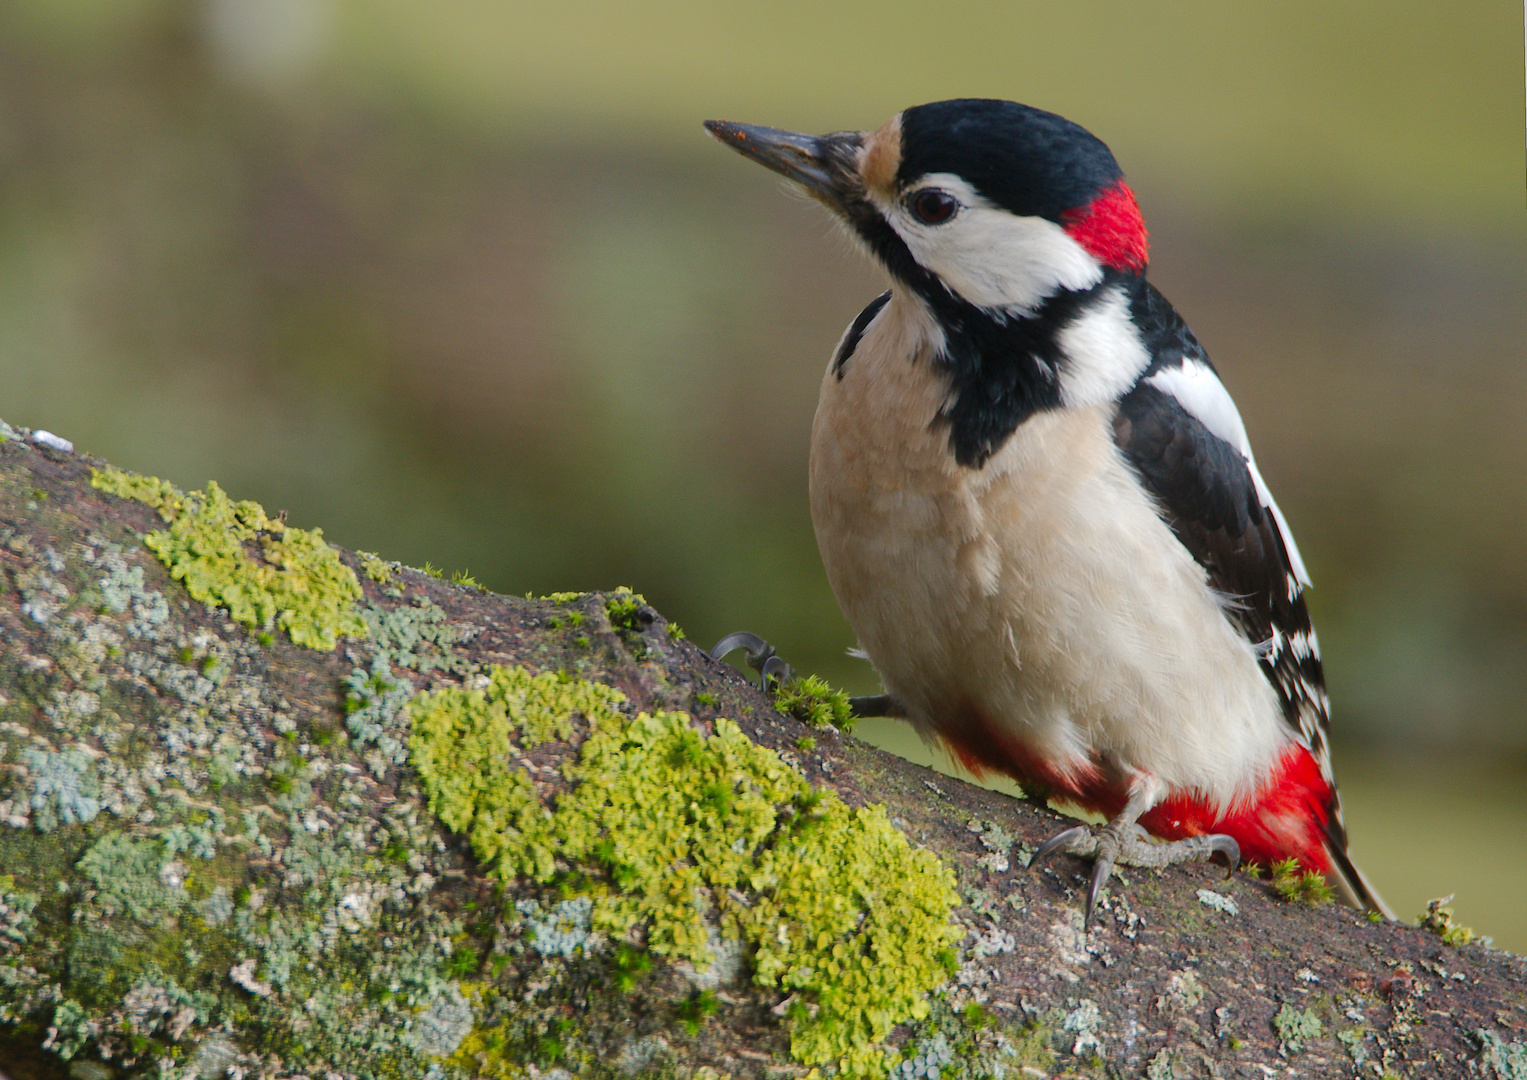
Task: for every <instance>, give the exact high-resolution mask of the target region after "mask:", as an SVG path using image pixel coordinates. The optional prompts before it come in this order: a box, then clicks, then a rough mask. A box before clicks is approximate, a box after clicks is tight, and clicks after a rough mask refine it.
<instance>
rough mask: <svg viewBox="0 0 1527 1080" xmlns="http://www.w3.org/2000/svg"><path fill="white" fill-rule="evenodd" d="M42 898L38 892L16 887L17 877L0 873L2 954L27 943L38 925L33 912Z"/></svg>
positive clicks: (0, 952)
mask: <svg viewBox="0 0 1527 1080" xmlns="http://www.w3.org/2000/svg"><path fill="white" fill-rule="evenodd" d="M41 899H42V897H40V896H39V895H38V894H37V893H34V892H28V891H27V890H25V889H18V888H16V879H15V878H14V877H13V876H12V875H10V874H0V956H3V955H4V954H5V951H6V950H7V949H10V948H14V947H15V946H18V945H25V944H26V942H27V937H28V935H30V934H31V932H32V930H33V928H34V927H35V926H36V925H37V922H36V920H35V919H33V918H32V912H33V911H35V910H37V904H38V902H39V901H40V900H41Z"/></svg>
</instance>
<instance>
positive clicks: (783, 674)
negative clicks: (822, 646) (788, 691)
mask: <svg viewBox="0 0 1527 1080" xmlns="http://www.w3.org/2000/svg"><path fill="white" fill-rule="evenodd" d="M738 649H746V650H747V653H748V655H747V664H748V667H750V668H752V669H753V670H754V671H756V672H758V686H759V689H761V690H764V691H767V690H768V689H769V680H770V679H773V680H774V681H775V682H789V681H790V680H791V679H793V678H795V669H794V668H792V667H791V666H790V665H789V664H787V663H785V661H784V659H783V658H782V657H781V656H780V655H779V654H778V653H777V652H776V651H775V649H774V646H773V645H770V644H769V643H768V642H767V641H765V640H764V639H763V638H761V637H759V636H758V635H757V634H751V633H749V632H748V631H746V630H738V631H737V632H736V633H735V634H728V635H726V637H724V638H722V639H721V640H720V641H718V642H716V646H715V648H713V649H711V651H710V658H711V659H712V660H720V659H722V658H724V657H725V656H726V655H727V654H728V653H733V652H736V651H737V650H738Z"/></svg>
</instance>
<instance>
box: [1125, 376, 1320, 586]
mask: <svg viewBox="0 0 1527 1080" xmlns="http://www.w3.org/2000/svg"><path fill="white" fill-rule="evenodd" d="M1145 381H1146V382H1148V383H1150V384H1151V385H1152V386H1154V387H1155V388H1156V389H1157V390H1160V391H1161V392H1162V393H1165V394H1170V395H1171V396H1172V397H1174V398H1176V399H1177V403H1178V404H1179V405H1181V406H1182V407H1183V408H1184V409H1186V410H1187V411H1188V412H1189V413H1190V414H1191V415H1193V416H1195V417H1197V418H1198V421H1199V422H1200V423H1201V424H1203V425H1204V427H1206V428H1208V429H1209V430H1210V431H1211V432H1213V433H1214V434H1215V435H1217V436H1219V437H1220V438H1221V439H1224V440H1225V441H1226V442H1227V443H1229V444H1230V445H1231V446H1233V447H1235V448H1236V449H1237V450H1239V451H1240V452H1241V456H1242V457H1243V458H1245V459H1246V468H1247V469H1249V470H1250V471H1251V482H1252V483H1253V484H1254V485H1256V489H1257V498H1259V499H1261V500H1262V505H1263V506H1265V507H1267V509H1268V512H1269V513H1271V514H1272V516H1273V520H1274V521H1275V522H1277V524H1278V532H1279V533H1280V534H1281V535H1282V537H1283V547H1284V549H1285V550H1286V551H1287V552H1288V561H1289V566H1290V568H1291V569H1292V570H1293V571H1294V580H1295V581H1297V582H1298V583H1299V584H1300V585H1304V586H1308V585H1309V583H1310V575H1309V571H1307V570H1306V569H1305V568H1304V559H1303V558H1302V557H1301V556H1300V554H1299V548H1298V545H1296V544H1295V543H1294V534H1293V533H1292V532H1291V531H1289V527H1288V522H1287V521H1285V520H1284V519H1283V511H1282V510H1280V509H1278V504H1277V502H1276V501H1275V500H1274V499H1273V497H1272V492H1271V491H1269V490H1268V489H1267V482H1266V481H1265V480H1263V479H1262V474H1261V473H1260V472H1259V471H1258V470H1257V461H1256V458H1255V457H1253V456H1252V453H1251V440H1250V439H1248V438H1247V437H1246V424H1245V422H1244V421H1243V420H1242V419H1241V413H1240V410H1239V409H1237V408H1236V407H1235V402H1234V401H1233V400H1232V399H1231V397H1230V391H1228V390H1226V389H1225V384H1224V383H1222V382H1220V381H1219V376H1218V375H1216V374H1215V373H1214V370H1213V369H1212V368H1210V367H1209V366H1207V365H1206V364H1201V363H1199V362H1198V361H1196V360H1188V359H1185V360H1183V362H1182V365H1181V366H1180V367H1171V368H1162V369H1161V370H1160V371H1158V372H1156V373H1155V374H1154V375H1152V376H1151V377H1150V378H1149V379H1146V380H1145ZM1289 591H1290V593H1291V594H1292V592H1293V590H1292V587H1291V588H1290V590H1289Z"/></svg>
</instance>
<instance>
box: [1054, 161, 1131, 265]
mask: <svg viewBox="0 0 1527 1080" xmlns="http://www.w3.org/2000/svg"><path fill="white" fill-rule="evenodd" d="M1061 220H1062V221H1064V222H1065V228H1066V232H1067V233H1068V234H1069V235H1070V237H1071V239H1073V240H1075V241H1076V242H1077V243H1078V244H1080V245H1082V247H1084V248H1086V249H1087V251H1088V252H1089V253H1090V254H1091V255H1092V256H1093V257H1094V258H1095V259H1097V260H1098V261H1099V262H1101V263H1102V264H1103V265H1105V266H1111V267H1113V268H1114V269H1115V270H1128V271H1130V272H1132V273H1136V274H1139V273H1144V271H1145V264H1146V262H1147V261H1148V260H1149V258H1150V245H1149V244H1148V243H1147V240H1146V233H1145V218H1144V217H1143V216H1141V214H1140V206H1139V204H1138V203H1136V202H1135V193H1134V192H1133V191H1131V190H1129V185H1128V184H1126V183H1125V182H1124V181H1123V180H1120V181H1119V182H1118V183H1117V184H1115V185H1114V186H1113V187H1111V188H1109V189H1108V190H1107V191H1104V192H1103V193H1102V194H1101V195H1099V196H1098V197H1097V198H1096V199H1093V200H1092V202H1091V203H1089V204H1088V205H1086V206H1084V207H1083V208H1082V209H1080V210H1067V211H1066V213H1065V214H1063V215H1062V217H1061Z"/></svg>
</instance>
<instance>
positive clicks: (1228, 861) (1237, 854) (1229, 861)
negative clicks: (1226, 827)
mask: <svg viewBox="0 0 1527 1080" xmlns="http://www.w3.org/2000/svg"><path fill="white" fill-rule="evenodd" d="M1216 855H1223V856H1224V857H1225V866H1226V867H1228V869H1227V870H1226V871H1225V878H1226V879H1227V880H1228V879H1229V878H1231V877H1234V876H1235V871H1236V869H1237V868H1238V867H1239V866H1240V865H1241V845H1240V844H1237V843H1236V842H1235V837H1233V836H1226V835H1225V834H1224V833H1215V834H1214V835H1213V836H1211V837H1209V856H1208V857H1209V858H1211V859H1212V858H1214V856H1216Z"/></svg>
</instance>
